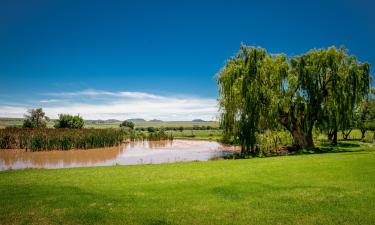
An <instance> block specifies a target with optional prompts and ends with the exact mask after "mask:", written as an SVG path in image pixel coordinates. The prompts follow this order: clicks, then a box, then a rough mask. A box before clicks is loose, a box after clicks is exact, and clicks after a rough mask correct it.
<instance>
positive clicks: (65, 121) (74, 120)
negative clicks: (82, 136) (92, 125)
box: [55, 114, 85, 129]
mask: <svg viewBox="0 0 375 225" xmlns="http://www.w3.org/2000/svg"><path fill="white" fill-rule="evenodd" d="M84 124H85V122H84V121H83V119H82V117H80V116H79V115H77V116H72V115H68V114H60V115H59V119H58V120H57V121H56V124H55V128H71V129H81V128H82V127H83V125H84Z"/></svg>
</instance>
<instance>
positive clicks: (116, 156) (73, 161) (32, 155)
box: [0, 140, 236, 170]
mask: <svg viewBox="0 0 375 225" xmlns="http://www.w3.org/2000/svg"><path fill="white" fill-rule="evenodd" d="M234 150H236V149H235V148H234V147H233V146H228V145H223V144H221V143H218V142H214V141H194V140H174V141H144V142H129V143H126V144H124V145H123V146H119V147H113V148H103V149H90V150H70V151H49V152H26V151H24V150H0V170H7V169H22V168H70V167H84V166H110V165H116V164H117V165H136V164H159V163H171V162H188V161H196V160H197V161H207V160H209V159H211V158H213V157H218V156H222V155H223V154H226V153H227V152H231V151H234Z"/></svg>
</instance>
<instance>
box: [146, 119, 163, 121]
mask: <svg viewBox="0 0 375 225" xmlns="http://www.w3.org/2000/svg"><path fill="white" fill-rule="evenodd" d="M149 122H163V120H157V119H153V120H150V121H149Z"/></svg>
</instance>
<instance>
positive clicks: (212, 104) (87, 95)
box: [0, 89, 218, 120]
mask: <svg viewBox="0 0 375 225" xmlns="http://www.w3.org/2000/svg"><path fill="white" fill-rule="evenodd" d="M46 95H47V96H53V98H51V99H49V98H44V99H42V100H39V101H38V102H37V103H36V104H33V105H27V106H8V105H1V104H0V116H1V117H22V116H23V114H24V113H25V112H26V111H27V109H28V108H33V107H43V109H44V111H45V112H46V114H47V115H48V116H49V117H51V118H56V117H57V116H58V114H60V113H69V114H80V115H81V116H83V117H84V118H85V119H120V120H123V119H128V118H144V119H154V118H156V119H162V120H191V119H196V118H201V119H205V120H213V119H216V115H217V112H218V107H217V101H216V99H214V98H203V97H197V96H180V95H156V94H151V93H145V92H129V91H123V92H110V91H102V90H92V89H90V90H83V91H77V92H56V93H48V94H46Z"/></svg>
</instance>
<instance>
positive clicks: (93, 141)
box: [0, 128, 126, 151]
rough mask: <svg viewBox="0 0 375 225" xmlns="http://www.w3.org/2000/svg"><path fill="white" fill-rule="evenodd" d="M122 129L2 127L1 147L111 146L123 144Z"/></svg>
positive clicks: (58, 148)
mask: <svg viewBox="0 0 375 225" xmlns="http://www.w3.org/2000/svg"><path fill="white" fill-rule="evenodd" d="M125 136H126V132H125V131H124V130H121V129H78V130H77V129H52V128H45V129H19V128H7V129H0V149H27V150H31V151H45V150H69V149H89V148H101V147H111V146H116V145H119V144H121V142H122V141H123V139H124V137H125Z"/></svg>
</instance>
